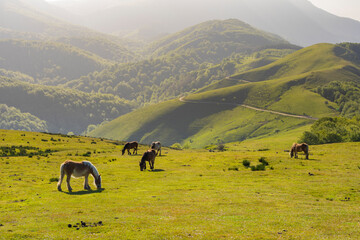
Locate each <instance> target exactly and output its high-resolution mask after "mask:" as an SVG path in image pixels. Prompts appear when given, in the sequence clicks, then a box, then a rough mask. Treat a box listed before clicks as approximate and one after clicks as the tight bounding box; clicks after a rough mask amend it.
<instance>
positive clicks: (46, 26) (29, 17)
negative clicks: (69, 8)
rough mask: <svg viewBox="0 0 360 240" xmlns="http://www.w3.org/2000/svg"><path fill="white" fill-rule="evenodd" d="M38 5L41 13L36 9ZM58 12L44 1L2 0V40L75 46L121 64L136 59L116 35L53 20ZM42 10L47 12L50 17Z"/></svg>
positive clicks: (0, 6) (0, 7) (0, 23)
mask: <svg viewBox="0 0 360 240" xmlns="http://www.w3.org/2000/svg"><path fill="white" fill-rule="evenodd" d="M38 5H41V6H43V7H39V6H38ZM37 6H38V8H39V9H40V10H41V11H40V10H35V9H34V8H35V7H37ZM33 7H34V8H33ZM56 10H57V9H53V8H52V7H51V5H48V4H46V3H45V2H44V1H43V0H31V1H21V0H1V2H0V39H26V40H41V41H60V42H66V43H74V45H75V46H77V47H78V48H81V49H83V50H86V51H90V52H93V53H95V54H97V55H99V56H101V57H103V58H106V59H109V60H116V61H118V62H129V61H132V60H134V59H135V58H136V57H137V56H136V54H134V53H133V52H131V51H129V50H128V49H127V48H125V47H124V46H125V44H124V42H123V41H122V40H120V39H119V38H117V37H115V36H111V35H107V34H103V33H99V32H96V31H93V30H90V29H88V28H85V27H80V26H76V25H73V24H71V23H69V22H66V21H62V20H59V19H57V18H55V17H53V16H54V15H56V14H54V11H56ZM42 11H47V14H46V13H43V12H42ZM59 38H61V39H59ZM104 45H106V46H104Z"/></svg>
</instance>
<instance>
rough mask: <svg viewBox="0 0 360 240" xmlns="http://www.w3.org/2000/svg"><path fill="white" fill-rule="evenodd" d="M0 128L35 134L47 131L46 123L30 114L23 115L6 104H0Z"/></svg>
mask: <svg viewBox="0 0 360 240" xmlns="http://www.w3.org/2000/svg"><path fill="white" fill-rule="evenodd" d="M0 128H1V129H12V130H21V131H35V132H47V131H48V127H47V124H46V121H44V120H41V119H39V118H38V117H35V116H33V115H31V114H30V113H23V112H21V111H20V110H19V109H16V108H14V107H8V106H7V105H6V104H0Z"/></svg>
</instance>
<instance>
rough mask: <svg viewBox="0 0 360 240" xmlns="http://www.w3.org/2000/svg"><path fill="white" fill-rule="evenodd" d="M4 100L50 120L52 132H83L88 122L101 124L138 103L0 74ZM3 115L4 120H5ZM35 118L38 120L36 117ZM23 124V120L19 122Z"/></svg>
mask: <svg viewBox="0 0 360 240" xmlns="http://www.w3.org/2000/svg"><path fill="white" fill-rule="evenodd" d="M0 102H1V103H3V104H6V105H7V106H10V107H15V108H17V109H19V110H20V111H21V112H29V113H31V115H28V116H29V117H31V116H32V115H33V116H36V117H37V118H38V119H40V120H42V121H46V125H47V129H48V131H50V132H61V133H67V132H69V131H70V130H71V131H72V132H74V133H76V134H80V133H82V132H84V131H86V130H87V127H88V125H94V124H95V125H97V124H100V123H102V122H103V121H107V120H111V119H114V118H116V117H117V116H119V115H122V114H125V113H127V112H130V111H131V109H132V107H134V105H131V104H130V103H129V102H128V101H126V100H123V99H120V98H119V97H116V96H113V95H109V94H107V95H106V94H89V93H84V92H80V91H76V90H71V89H65V88H61V87H48V86H41V85H36V84H29V83H24V82H21V81H14V80H11V79H8V78H4V77H0ZM3 118H4V116H2V115H1V116H0V121H5V119H3ZM32 121H34V120H32ZM19 124H20V123H19Z"/></svg>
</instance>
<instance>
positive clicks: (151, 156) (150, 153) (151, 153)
mask: <svg viewBox="0 0 360 240" xmlns="http://www.w3.org/2000/svg"><path fill="white" fill-rule="evenodd" d="M155 157H156V151H155V150H154V149H149V150H147V151H146V152H145V153H144V154H143V156H142V158H141V161H140V162H139V166H140V171H143V170H144V169H146V161H148V162H149V165H150V169H151V170H153V169H154V163H155Z"/></svg>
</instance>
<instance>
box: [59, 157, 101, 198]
mask: <svg viewBox="0 0 360 240" xmlns="http://www.w3.org/2000/svg"><path fill="white" fill-rule="evenodd" d="M65 174H66V177H67V178H66V184H67V188H68V190H69V192H71V191H72V188H71V187H70V178H71V176H73V177H75V178H78V177H85V182H84V189H85V190H90V186H89V183H88V177H89V174H91V175H93V177H94V179H95V185H96V187H97V188H98V189H101V176H100V174H99V172H98V170H97V169H96V167H95V166H94V165H93V164H92V163H91V162H89V161H83V162H74V161H71V160H67V161H65V162H64V163H63V164H61V166H60V179H59V182H58V184H57V188H58V190H59V191H61V183H62V181H63V179H64V175H65Z"/></svg>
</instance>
